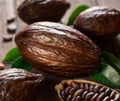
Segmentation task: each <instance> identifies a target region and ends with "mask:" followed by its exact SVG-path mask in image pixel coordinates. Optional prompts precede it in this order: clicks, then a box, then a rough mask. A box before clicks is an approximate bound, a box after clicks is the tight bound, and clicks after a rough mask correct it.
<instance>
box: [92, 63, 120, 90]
mask: <svg viewBox="0 0 120 101" xmlns="http://www.w3.org/2000/svg"><path fill="white" fill-rule="evenodd" d="M92 77H93V79H94V80H95V81H96V82H98V83H101V84H103V85H106V86H108V87H111V88H115V89H120V76H119V74H118V73H117V71H116V70H115V69H114V68H113V67H112V66H110V65H108V64H106V63H101V64H100V65H99V67H98V70H96V71H95V72H94V73H93V75H92Z"/></svg>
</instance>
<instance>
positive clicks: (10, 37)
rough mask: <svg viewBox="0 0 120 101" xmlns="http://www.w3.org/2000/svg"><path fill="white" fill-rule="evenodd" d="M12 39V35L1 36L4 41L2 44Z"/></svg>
mask: <svg viewBox="0 0 120 101" xmlns="http://www.w3.org/2000/svg"><path fill="white" fill-rule="evenodd" d="M12 38H13V36H12V35H8V34H6V35H3V41H4V42H7V41H12Z"/></svg>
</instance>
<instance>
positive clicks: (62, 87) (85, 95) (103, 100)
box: [55, 80, 120, 101]
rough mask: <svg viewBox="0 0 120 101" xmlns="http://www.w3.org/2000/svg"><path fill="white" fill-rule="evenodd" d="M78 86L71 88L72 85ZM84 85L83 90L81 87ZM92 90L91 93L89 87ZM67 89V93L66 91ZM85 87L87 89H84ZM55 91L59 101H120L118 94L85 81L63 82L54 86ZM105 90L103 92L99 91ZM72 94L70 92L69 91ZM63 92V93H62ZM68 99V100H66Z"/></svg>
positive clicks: (119, 94)
mask: <svg viewBox="0 0 120 101" xmlns="http://www.w3.org/2000/svg"><path fill="white" fill-rule="evenodd" d="M74 83H75V85H76V84H77V85H79V88H78V87H77V86H73V84H74ZM81 84H82V85H83V84H84V88H83V87H82V86H81ZM91 86H92V87H93V88H94V89H93V90H92V91H91V89H90V87H91ZM68 87H69V91H67V92H66V89H67V88H68ZM86 87H87V89H86ZM55 88H56V90H57V92H58V96H59V97H60V99H61V101H120V93H119V92H117V91H115V90H113V89H110V88H108V87H106V86H103V85H101V84H98V83H95V82H92V81H87V80H63V81H61V82H60V84H58V85H56V87H55ZM102 88H103V89H105V91H103V90H102V92H101V91H100V89H102ZM73 89H75V90H74V92H72V93H71V92H70V91H71V90H73ZM62 92H64V93H62ZM68 99H69V100H68Z"/></svg>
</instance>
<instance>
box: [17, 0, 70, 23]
mask: <svg viewBox="0 0 120 101" xmlns="http://www.w3.org/2000/svg"><path fill="white" fill-rule="evenodd" d="M69 7H70V3H69V2H68V1H67V0H25V1H24V2H23V3H22V4H21V5H20V6H19V8H18V15H19V17H20V18H21V19H22V20H23V21H24V22H26V23H28V24H31V23H34V22H39V21H53V22H58V21H60V19H61V18H62V17H63V15H64V14H65V12H66V10H67V9H68V8H69Z"/></svg>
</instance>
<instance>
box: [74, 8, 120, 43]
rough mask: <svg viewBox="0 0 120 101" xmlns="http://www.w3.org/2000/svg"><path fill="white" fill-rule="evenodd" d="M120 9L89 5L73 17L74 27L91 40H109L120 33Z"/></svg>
mask: <svg viewBox="0 0 120 101" xmlns="http://www.w3.org/2000/svg"><path fill="white" fill-rule="evenodd" d="M119 25H120V11H118V10H117V9H114V8H112V7H104V6H95V7H91V8H89V9H87V10H85V11H83V12H82V13H80V14H79V16H78V17H77V18H76V19H75V22H74V28H76V29H78V30H79V31H81V32H83V33H84V34H86V35H87V36H89V37H90V38H92V39H93V40H95V41H96V40H109V39H112V38H113V37H115V36H116V35H118V34H119V33H120V28H119Z"/></svg>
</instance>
